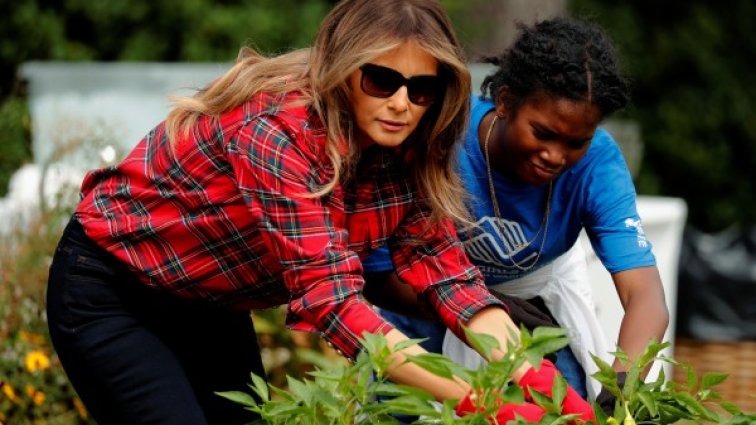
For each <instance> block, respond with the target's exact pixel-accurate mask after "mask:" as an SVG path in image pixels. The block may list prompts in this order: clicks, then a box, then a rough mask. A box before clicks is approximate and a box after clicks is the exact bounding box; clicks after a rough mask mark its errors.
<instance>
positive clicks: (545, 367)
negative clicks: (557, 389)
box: [518, 359, 596, 422]
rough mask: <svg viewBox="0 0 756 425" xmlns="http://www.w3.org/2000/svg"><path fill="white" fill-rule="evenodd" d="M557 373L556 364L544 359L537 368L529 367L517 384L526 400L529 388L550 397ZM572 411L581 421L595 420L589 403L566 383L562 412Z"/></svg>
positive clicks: (528, 395) (528, 396) (570, 412)
mask: <svg viewBox="0 0 756 425" xmlns="http://www.w3.org/2000/svg"><path fill="white" fill-rule="evenodd" d="M557 375H560V373H559V371H558V370H557V368H556V366H554V364H553V363H551V362H550V361H548V360H546V359H544V360H543V361H542V362H541V367H540V368H539V369H538V370H535V368H531V369H529V370H528V371H527V372H525V375H523V377H522V379H520V382H519V383H518V384H519V385H520V387H521V388H522V389H523V391H524V392H525V398H526V399H528V400H532V397H531V396H530V392H529V391H528V389H529V388H530V389H533V390H536V391H538V392H539V393H543V394H546V395H547V396H549V397H551V396H552V394H551V389H552V386H553V384H554V379H555V378H556V377H557ZM573 413H575V414H579V415H580V419H582V420H583V421H586V422H587V421H593V422H595V421H596V417H595V416H594V414H593V408H592V407H591V405H590V403H588V402H587V401H585V400H583V398H582V397H580V394H578V393H577V392H576V391H575V390H574V389H573V388H572V387H571V386H569V385H568V386H567V394H566V395H565V396H564V400H563V401H562V414H564V415H569V414H573Z"/></svg>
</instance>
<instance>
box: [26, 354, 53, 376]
mask: <svg viewBox="0 0 756 425" xmlns="http://www.w3.org/2000/svg"><path fill="white" fill-rule="evenodd" d="M24 364H25V365H26V370H28V371H29V372H31V373H34V372H36V371H38V370H44V369H47V368H48V367H50V359H49V358H47V356H46V355H45V353H43V352H41V351H39V350H34V351H31V352H29V354H27V355H26V358H25V359H24Z"/></svg>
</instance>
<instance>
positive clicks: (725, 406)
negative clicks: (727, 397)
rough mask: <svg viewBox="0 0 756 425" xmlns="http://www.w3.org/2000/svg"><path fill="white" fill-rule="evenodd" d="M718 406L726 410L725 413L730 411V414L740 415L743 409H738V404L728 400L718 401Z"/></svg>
mask: <svg viewBox="0 0 756 425" xmlns="http://www.w3.org/2000/svg"><path fill="white" fill-rule="evenodd" d="M719 406H720V407H722V409H724V410H725V411H727V413H730V414H732V415H740V414H742V413H743V411H742V410H740V408H739V407H738V406H736V405H735V404H733V403H730V402H724V403H720V404H719Z"/></svg>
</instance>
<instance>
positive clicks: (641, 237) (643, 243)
mask: <svg viewBox="0 0 756 425" xmlns="http://www.w3.org/2000/svg"><path fill="white" fill-rule="evenodd" d="M625 227H628V228H629V227H632V228H634V229H635V231H636V232H637V233H638V246H639V247H640V248H646V247H648V239H646V232H644V231H643V224H641V221H640V219H638V220H634V219H632V218H626V219H625Z"/></svg>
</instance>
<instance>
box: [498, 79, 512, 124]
mask: <svg viewBox="0 0 756 425" xmlns="http://www.w3.org/2000/svg"><path fill="white" fill-rule="evenodd" d="M509 96H510V93H509V87H507V86H502V87H501V88H500V89H499V92H498V93H496V98H495V99H494V104H495V105H496V115H497V116H498V117H499V118H506V117H507V115H509V113H510V112H511V111H510V110H509V105H510V98H509Z"/></svg>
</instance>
